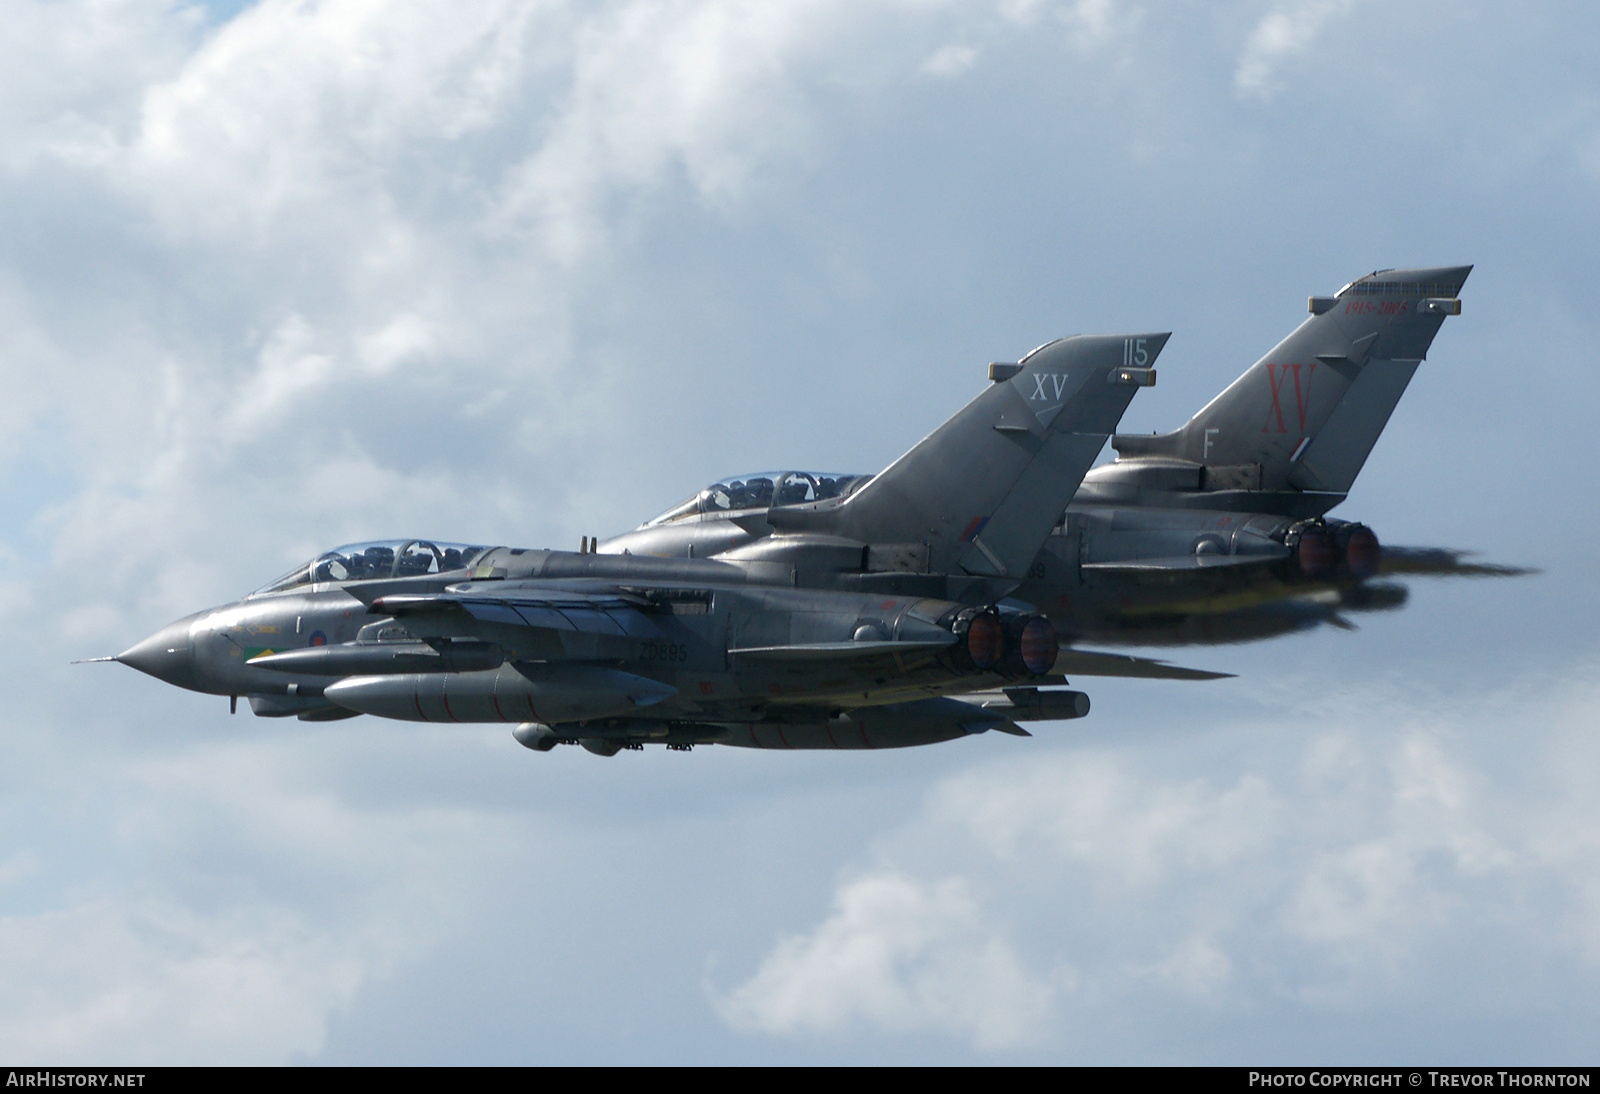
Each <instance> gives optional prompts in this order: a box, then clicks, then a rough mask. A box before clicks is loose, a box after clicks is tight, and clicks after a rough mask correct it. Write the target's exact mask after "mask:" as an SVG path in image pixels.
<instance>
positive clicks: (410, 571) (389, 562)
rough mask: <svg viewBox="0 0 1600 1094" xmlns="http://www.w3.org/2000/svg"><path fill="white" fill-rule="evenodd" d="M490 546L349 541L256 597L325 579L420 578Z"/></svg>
mask: <svg viewBox="0 0 1600 1094" xmlns="http://www.w3.org/2000/svg"><path fill="white" fill-rule="evenodd" d="M487 550H489V548H487V547H471V546H468V545H467V544H465V543H438V542H435V541H432V540H426V539H384V540H374V541H372V542H370V543H347V544H345V545H344V546H343V547H335V548H334V549H333V550H331V551H324V552H323V553H322V554H320V555H318V556H317V557H316V558H314V559H312V560H311V561H310V562H307V563H303V564H302V565H299V566H296V567H295V568H294V569H292V570H290V571H289V572H288V573H286V574H284V575H283V576H282V577H280V578H279V579H278V580H276V581H274V582H273V583H272V584H270V585H268V586H266V587H265V588H261V589H257V590H256V591H255V593H252V594H251V595H252V596H255V595H259V594H261V593H275V592H279V591H281V590H283V589H292V588H294V587H296V586H298V585H311V584H314V583H316V582H321V581H364V580H367V579H370V578H375V577H416V576H419V575H421V574H437V573H443V572H444V571H446V570H459V569H461V568H462V567H463V566H470V565H472V562H473V560H474V559H476V558H477V557H478V556H479V555H481V554H483V553H484V552H485V551H487Z"/></svg>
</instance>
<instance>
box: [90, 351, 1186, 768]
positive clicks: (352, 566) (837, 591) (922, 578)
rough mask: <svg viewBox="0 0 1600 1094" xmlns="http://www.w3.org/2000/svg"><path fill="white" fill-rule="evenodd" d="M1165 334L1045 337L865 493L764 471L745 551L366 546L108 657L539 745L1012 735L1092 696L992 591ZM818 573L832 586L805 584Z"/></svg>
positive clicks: (287, 700)
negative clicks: (755, 532)
mask: <svg viewBox="0 0 1600 1094" xmlns="http://www.w3.org/2000/svg"><path fill="white" fill-rule="evenodd" d="M1167 337H1168V335H1166V334H1147V335H1130V336H1121V335H1118V336H1097V337H1075V338H1068V339H1062V340H1059V341H1057V342H1053V343H1050V344H1049V345H1047V346H1045V347H1042V348H1041V349H1039V350H1037V351H1035V352H1034V353H1033V354H1030V355H1029V356H1028V358H1027V359H1025V360H1024V361H1023V362H1021V363H1019V364H1017V365H1016V366H1013V367H1012V368H1011V369H1010V370H1009V372H1008V373H1007V375H1005V376H1004V377H1000V378H998V380H997V382H996V383H994V384H993V385H991V386H990V387H989V388H988V389H987V390H985V391H984V392H983V393H982V394H980V395H979V396H978V397H977V398H976V399H974V400H973V401H972V402H971V403H969V404H968V405H967V406H966V407H965V408H963V409H962V410H961V411H960V412H959V413H957V414H956V415H955V416H954V417H952V418H951V419H950V420H949V421H947V422H945V423H944V425H942V426H941V427H939V429H937V430H935V431H934V432H933V433H932V434H930V435H929V436H928V437H927V438H925V439H924V440H923V441H921V442H920V443H918V444H917V445H916V446H915V447H913V448H912V449H911V451H909V452H908V453H906V454H905V455H904V456H902V457H901V458H900V459H899V460H897V461H895V463H894V464H893V465H891V466H890V467H889V468H887V469H886V470H884V471H883V472H881V473H879V474H878V475H876V476H873V477H872V478H871V479H870V480H869V481H866V482H853V483H850V484H848V487H849V488H848V489H839V490H837V491H833V492H832V493H830V490H829V486H828V485H827V484H825V483H822V482H821V481H815V482H811V481H809V480H808V485H807V487H806V496H805V497H804V498H798V499H796V498H795V496H794V494H793V493H792V491H793V489H794V487H793V486H792V485H791V484H790V483H789V482H787V481H785V482H780V483H775V484H773V487H774V492H773V493H772V495H771V496H770V497H767V498H766V499H765V500H766V501H767V503H768V505H767V508H766V509H765V510H764V512H765V514H766V515H765V517H764V519H765V520H767V521H768V522H771V521H773V520H776V521H777V522H778V523H779V524H782V525H783V526H784V528H785V530H786V533H788V534H785V535H784V536H782V537H768V538H767V540H766V541H765V542H763V543H761V544H759V545H758V546H757V547H756V549H753V550H749V551H744V552H739V551H722V552H720V553H719V555H720V557H717V558H704V557H699V556H697V554H696V551H695V542H694V541H690V542H689V543H688V544H687V546H686V548H685V550H684V551H683V552H682V555H681V557H673V558H657V557H651V556H647V555H639V554H633V553H628V552H619V553H615V554H609V555H605V554H600V553H598V552H597V551H596V550H595V549H594V545H593V544H590V543H585V544H583V548H584V549H583V550H582V551H579V552H563V551H550V550H526V549H512V548H506V547H492V548H491V547H483V546H474V545H470V544H457V543H441V542H430V541H422V540H408V541H393V542H381V543H370V544H357V545H353V546H350V547H345V548H340V549H337V550H334V551H331V552H327V553H324V554H322V555H319V556H318V557H316V558H314V559H312V560H311V561H309V562H308V563H306V564H305V565H303V566H299V567H296V568H295V569H294V570H293V571H291V572H290V573H289V574H287V575H285V576H284V577H282V578H280V579H279V580H277V581H275V582H272V583H271V584H269V585H267V586H266V587H265V588H263V589H261V590H259V591H258V592H256V593H253V594H251V595H250V596H247V597H245V598H244V599H243V600H241V601H239V602H237V603H235V604H231V605H227V606H224V607H220V608H214V609H210V610H208V611H203V612H199V613H196V614H195V615H192V616H188V617H186V618H184V619H180V620H178V621H177V622H175V623H172V624H170V625H169V626H167V627H165V628H163V629H162V630H160V631H158V632H157V633H156V634H154V635H152V636H151V637H150V638H148V639H146V640H145V641H143V642H141V643H139V644H138V645H136V646H134V647H133V648H131V649H129V650H127V651H126V652H124V653H122V654H119V655H118V656H116V657H115V658H113V660H116V661H119V662H121V663H123V664H126V665H130V666H132V667H133V668H136V669H139V670H141V671H143V672H146V673H148V674H150V675H152V676H155V677H157V678H158V679H161V680H164V681H166V682H168V683H172V684H176V685H178V686H179V687H184V688H189V689H191V690H194V691H200V692H208V693H212V694H217V695H227V696H229V697H230V704H231V705H235V706H236V704H237V699H238V697H239V696H246V697H248V699H249V701H250V705H251V708H252V709H253V710H254V711H255V713H256V714H258V715H265V716H287V715H295V716H298V717H300V718H302V719H305V720H309V721H318V720H333V719H340V718H347V717H353V716H355V715H356V714H361V713H365V714H372V715H377V716H379V717H385V718H397V719H404V720H412V721H416V720H421V721H449V722H508V723H515V724H516V725H517V729H516V730H515V735H516V737H517V739H518V740H519V741H521V742H522V743H523V744H525V745H527V746H528V747H530V748H534V749H538V750H548V749H549V748H551V747H553V746H554V745H555V744H557V743H562V742H567V743H573V742H576V743H581V744H583V745H584V746H585V747H586V748H588V749H589V750H590V751H592V752H597V753H600V754H604V755H612V754H615V753H616V752H618V751H620V750H622V749H624V748H638V747H642V746H643V745H644V744H645V743H646V742H656V743H662V744H666V745H667V746H669V747H672V748H688V747H692V746H693V745H695V744H706V743H720V744H729V745H740V746H746V747H756V748H880V747H897V746H905V745H917V744H929V743H933V742H936V741H943V740H949V739H952V738H955V737H960V736H965V735H968V734H973V733H981V732H984V731H986V730H989V729H998V730H1001V731H1004V732H1009V733H1014V734H1022V735H1026V731H1025V730H1023V729H1022V728H1021V727H1020V726H1019V725H1018V723H1019V722H1024V721H1030V720H1050V719H1059V718H1074V717H1081V716H1083V715H1084V714H1086V713H1087V712H1088V709H1089V702H1088V698H1087V696H1085V695H1083V694H1082V693H1081V692H1075V691H1070V690H1063V689H1061V688H1059V687H1058V686H1054V685H1061V684H1064V683H1066V680H1065V678H1064V677H1063V676H1061V675H1060V674H1059V672H1058V671H1057V670H1058V668H1060V666H1059V665H1058V655H1059V652H1060V642H1059V638H1058V636H1057V633H1056V630H1055V628H1054V627H1053V626H1052V625H1051V623H1050V622H1049V620H1048V619H1046V618H1045V617H1044V616H1042V615H1040V614H1038V613H1036V612H1032V611H1027V610H1019V609H1016V608H1014V607H1012V606H1010V605H1002V604H1001V601H1002V600H1003V599H1004V598H1005V597H1006V596H1007V595H1008V594H1009V593H1010V592H1011V591H1013V590H1014V589H1015V588H1016V586H1017V584H1018V583H1019V582H1020V581H1021V580H1022V578H1023V577H1024V576H1025V574H1026V571H1027V568H1028V566H1029V564H1030V563H1031V561H1032V560H1033V559H1034V558H1035V557H1037V555H1038V554H1039V552H1040V550H1041V548H1042V546H1043V543H1044V540H1045V538H1046V537H1047V536H1048V535H1049V534H1050V531H1051V527H1052V525H1053V524H1055V522H1056V515H1057V514H1059V513H1060V511H1061V510H1062V509H1063V508H1064V507H1065V505H1066V503H1067V501H1068V500H1069V499H1070V498H1071V496H1072V494H1073V492H1074V491H1075V490H1076V489H1077V487H1078V484H1079V483H1080V482H1081V481H1082V478H1083V476H1084V473H1085V472H1086V471H1087V470H1088V468H1089V466H1090V465H1091V464H1092V462H1093V461H1094V459H1095V457H1096V456H1097V454H1098V453H1099V452H1100V450H1101V449H1102V447H1103V446H1104V444H1105V442H1106V440H1107V439H1108V437H1109V436H1110V435H1111V433H1112V431H1113V430H1114V429H1115V428H1116V424H1117V422H1118V420H1119V419H1120V418H1121V416H1122V413H1123V411H1124V410H1126V408H1127V406H1128V404H1129V402H1130V401H1131V400H1132V398H1133V395H1134V394H1135V393H1136V392H1137V391H1138V390H1139V388H1140V387H1144V386H1149V385H1150V384H1152V383H1153V382H1154V379H1155V374H1154V371H1153V369H1152V368H1151V365H1153V363H1154V361H1155V359H1156V357H1157V355H1159V353H1160V351H1161V348H1162V346H1163V345H1165V343H1166V341H1167ZM835 485H837V484H835ZM756 489H758V490H759V489H760V487H759V485H758V486H757V487H756ZM786 490H788V491H791V492H788V493H786V492H785V491H786ZM791 503H792V504H791ZM821 573H835V574H836V575H837V576H838V578H839V579H838V580H834V581H832V582H831V583H830V586H829V587H827V588H819V587H817V586H818V584H819V582H817V581H816V580H815V578H816V575H818V574H821ZM845 578H848V580H846V579H845ZM883 578H887V579H888V580H882V579H883ZM902 579H913V580H911V581H910V583H909V584H906V583H905V582H903V581H902ZM1070 656H1073V657H1077V658H1079V659H1080V662H1081V659H1083V658H1089V659H1091V660H1092V659H1093V658H1094V657H1097V656H1098V657H1101V658H1102V659H1103V660H1104V661H1106V662H1107V663H1108V664H1114V665H1117V666H1120V667H1121V668H1122V669H1123V670H1124V671H1125V672H1127V673H1133V674H1136V673H1138V672H1139V671H1140V669H1141V668H1145V669H1147V670H1148V671H1149V672H1150V673H1151V674H1154V675H1173V674H1180V675H1181V674H1183V673H1184V670H1176V669H1172V668H1171V667H1170V666H1165V665H1162V664H1160V663H1155V662H1140V661H1138V660H1137V659H1133V658H1125V657H1119V656H1117V655H1106V654H1087V653H1078V652H1073V653H1072V654H1071V655H1070ZM1187 675H1188V676H1189V677H1190V678H1207V677H1209V676H1214V675H1218V674H1208V673H1200V672H1189V673H1188V674H1187Z"/></svg>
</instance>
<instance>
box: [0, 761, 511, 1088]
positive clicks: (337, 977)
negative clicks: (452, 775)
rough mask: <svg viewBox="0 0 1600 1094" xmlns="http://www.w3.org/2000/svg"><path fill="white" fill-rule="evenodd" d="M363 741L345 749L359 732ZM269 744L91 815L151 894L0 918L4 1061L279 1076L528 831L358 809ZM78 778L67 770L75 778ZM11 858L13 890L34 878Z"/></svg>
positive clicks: (462, 910)
mask: <svg viewBox="0 0 1600 1094" xmlns="http://www.w3.org/2000/svg"><path fill="white" fill-rule="evenodd" d="M358 736H359V731H358ZM316 770H317V769H316V764H315V762H311V763H308V762H307V758H306V755H305V752H304V751H303V750H302V749H296V748H288V749H286V748H284V747H283V745H282V743H280V742H275V741H271V740H258V741H256V742H253V743H241V744H227V743H222V744H218V745H214V746H211V747H205V748H201V749H197V750H194V751H191V752H188V753H186V754H181V755H176V756H168V757H164V758H148V759H145V760H143V761H139V762H136V764H135V765H134V766H133V767H132V769H131V770H126V771H124V772H123V781H122V783H121V789H120V790H119V791H118V792H117V798H116V800H113V801H110V802H106V801H100V802H97V803H95V805H93V806H92V807H91V810H92V812H93V813H95V814H98V815H99V817H98V818H97V819H99V818H106V819H108V820H109V823H110V826H111V839H112V841H113V843H114V844H116V845H119V846H120V847H121V848H123V849H124V854H126V853H127V849H128V848H133V847H138V848H142V849H144V854H146V855H149V854H154V855H156V856H158V858H159V860H160V862H159V865H160V869H159V871H158V873H159V875H160V877H161V882H160V883H159V884H152V883H151V882H149V881H146V882H143V883H140V882H138V881H134V882H132V883H131V884H129V883H128V882H124V883H123V885H120V886H115V887H110V888H106V887H102V883H94V884H91V886H90V888H89V891H87V892H83V891H81V887H78V888H80V891H79V892H76V893H74V894H72V895H71V896H68V898H67V899H65V900H63V901H62V902H61V903H60V904H59V906H57V907H55V908H52V909H50V910H45V911H40V912H34V913H31V914H30V913H17V912H13V913H12V914H10V915H6V916H4V917H0V977H3V978H4V980H5V982H6V984H7V985H8V990H7V992H6V996H5V999H4V1000H3V1001H0V1051H6V1052H9V1053H12V1054H14V1055H17V1056H27V1057H29V1058H30V1059H35V1060H39V1061H41V1062H51V1063H66V1062H74V1063H91V1062H94V1063H117V1062H122V1063H127V1062H129V1061H138V1062H145V1063H185V1064H202V1063H235V1064H237V1063H263V1064H264V1063H281V1062H283V1061H284V1060H285V1059H286V1058H288V1057H289V1056H290V1055H292V1054H295V1053H302V1054H304V1053H314V1052H316V1051H317V1050H319V1049H320V1048H321V1047H322V1045H323V1042H324V1038H325V1036H326V1032H327V1023H328V1019H329V1017H330V1015H331V1014H333V1013H335V1012H337V1011H338V1010H339V1009H340V1008H342V1007H344V1006H346V1005H348V1004H349V1003H350V1002H351V1000H352V999H353V998H354V997H355V995H356V993H357V992H358V991H360V990H361V989H363V988H364V987H366V986H367V985H369V984H371V983H372V982H374V981H381V980H382V978H384V977H385V976H387V975H390V974H391V973H392V971H393V970H394V969H395V967H396V966H397V964H402V963H405V962H410V961H415V960H417V959H419V958H420V957H422V956H424V955H426V954H427V952H428V951H429V950H430V949H431V948H432V947H434V946H435V945H437V944H438V943H440V942H441V941H443V940H445V939H447V938H448V937H450V936H451V935H452V934H453V933H454V932H455V931H456V930H457V929H458V924H459V922H460V920H461V918H462V916H463V915H464V914H466V912H467V911H468V909H469V908H470V907H471V906H472V904H473V902H474V901H475V900H476V899H478V894H480V893H481V892H482V887H483V886H484V885H485V884H492V883H493V879H494V878H495V877H497V876H498V875H499V873H500V870H501V869H502V863H503V861H504V856H505V855H506V854H507V853H508V852H509V853H512V854H513V855H516V856H517V857H519V858H525V856H524V855H522V853H521V852H519V851H518V848H517V844H518V842H519V841H520V838H525V837H526V833H523V832H522V830H521V825H520V823H517V822H511V823H509V824H508V823H507V822H506V821H505V819H504V818H498V817H497V816H496V815H495V813H494V812H493V811H484V810H479V811H474V810H470V809H441V808H432V809H426V808H425V809H421V810H418V809H416V808H415V807H414V806H410V805H407V806H404V807H401V808H399V809H396V808H393V807H390V806H385V805H381V804H376V803H369V804H365V805H363V804H358V803H353V802H350V801H347V800H340V798H339V797H337V796H335V795H331V794H329V793H326V792H323V791H319V790H317V789H315V788H314V787H313V786H312V785H310V784H311V783H314V782H315V781H316ZM90 774H92V772H90V771H85V770H84V769H83V768H82V767H80V768H79V770H78V772H77V775H78V777H79V778H80V779H82V778H83V777H84V776H86V775H90ZM37 872H38V871H37V868H36V867H32V866H30V865H29V864H27V863H19V862H16V861H15V860H14V861H13V863H11V864H8V865H7V867H6V869H5V871H4V872H3V874H0V886H7V887H10V888H12V889H13V890H14V889H15V887H16V886H17V885H18V884H19V883H21V882H24V881H26V880H27V878H28V875H29V874H31V873H37Z"/></svg>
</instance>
